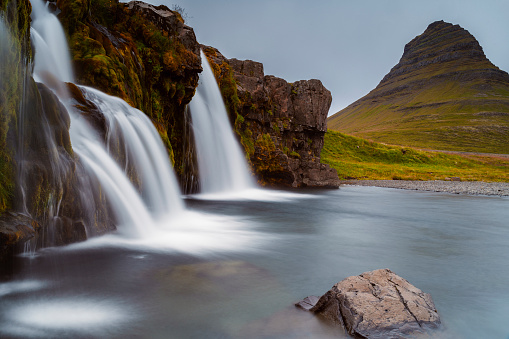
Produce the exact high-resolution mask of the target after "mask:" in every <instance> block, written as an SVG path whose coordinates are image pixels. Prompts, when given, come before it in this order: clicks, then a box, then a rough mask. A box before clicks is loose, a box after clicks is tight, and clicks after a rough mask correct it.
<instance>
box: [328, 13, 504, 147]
mask: <svg viewBox="0 0 509 339" xmlns="http://www.w3.org/2000/svg"><path fill="white" fill-rule="evenodd" d="M508 117H509V74H507V73H506V72H504V71H502V70H500V69H498V67H496V66H495V65H493V64H492V63H491V62H490V61H489V60H488V59H487V58H486V56H485V54H484V52H483V49H482V47H481V46H480V45H479V43H478V41H477V40H476V39H475V38H474V37H473V36H472V35H471V34H470V33H469V32H468V31H467V30H465V29H463V28H461V27H460V26H458V25H452V24H450V23H446V22H443V21H437V22H434V23H432V24H430V25H429V26H428V28H427V29H426V30H425V32H424V33H423V34H421V35H419V36H417V37H416V38H414V39H413V40H412V41H410V42H409V43H408V44H407V45H406V46H405V49H404V53H403V56H402V57H401V60H400V61H399V63H398V64H397V65H396V66H394V67H393V68H392V70H391V71H390V72H389V73H388V74H387V75H386V76H385V77H384V78H383V79H382V81H381V82H380V83H379V84H378V86H377V87H376V88H375V89H374V90H372V91H371V92H370V93H369V94H367V95H366V96H365V97H363V98H361V99H359V100H358V101H356V102H354V103H353V104H351V105H350V106H348V107H347V108H345V109H343V110H342V111H340V112H338V113H337V114H335V115H333V116H332V117H330V118H329V119H328V122H329V128H331V129H334V130H338V131H342V132H346V133H351V134H354V135H357V136H361V137H364V138H369V139H372V140H375V141H381V142H388V143H392V144H398V145H408V146H417V147H425V148H431V149H445V150H456V151H473V152H488V153H509V146H508V145H509V144H508V143H507V141H508V138H507V135H509V119H508Z"/></svg>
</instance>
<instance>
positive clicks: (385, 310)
mask: <svg viewBox="0 0 509 339" xmlns="http://www.w3.org/2000/svg"><path fill="white" fill-rule="evenodd" d="M313 302H315V304H314V306H312V307H310V305H311V304H313ZM296 305H297V306H299V307H301V308H303V309H307V310H309V311H311V312H313V313H315V314H317V315H320V316H321V317H323V318H325V319H328V320H329V321H331V322H333V323H335V324H337V325H340V326H341V327H342V328H343V329H346V332H347V333H348V334H350V335H352V336H354V337H360V338H410V337H412V338H413V337H415V336H418V335H424V334H427V333H428V332H429V331H431V330H434V329H437V328H438V327H439V326H440V317H439V315H438V312H437V310H436V308H435V305H434V303H433V300H432V299H431V296H430V295H429V294H428V293H424V292H422V291H421V290H420V289H418V288H416V287H415V286H413V285H412V284H410V283H409V282H408V281H406V280H405V279H403V278H401V277H399V276H398V275H396V274H394V273H393V272H391V271H390V270H388V269H380V270H376V271H371V272H366V273H363V274H361V275H359V276H352V277H348V278H346V279H344V280H342V281H341V282H339V283H337V284H336V285H334V286H333V287H332V289H331V290H330V291H328V292H327V293H325V294H324V295H323V296H322V297H321V298H320V299H319V300H317V301H316V298H312V297H308V298H306V299H304V300H303V301H301V302H299V303H298V304H296Z"/></svg>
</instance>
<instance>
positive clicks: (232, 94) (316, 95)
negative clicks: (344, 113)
mask: <svg viewBox="0 0 509 339" xmlns="http://www.w3.org/2000/svg"><path fill="white" fill-rule="evenodd" d="M203 49H204V51H205V53H206V55H207V58H208V59H209V61H210V63H211V66H212V69H213V70H214V73H215V76H216V79H217V80H218V83H219V85H220V88H221V91H222V94H223V98H224V101H225V104H226V106H227V108H228V112H229V114H230V120H231V122H232V124H233V125H234V126H235V130H236V132H237V134H238V135H239V137H240V140H241V143H242V145H243V146H244V149H245V151H246V155H247V158H248V160H249V161H250V162H251V164H252V168H253V170H254V172H255V174H256V175H257V177H258V179H259V182H260V183H261V184H263V185H273V186H289V187H338V185H339V181H338V176H337V173H336V170H334V169H331V168H330V167H329V166H328V165H325V164H321V163H320V152H321V150H322V147H323V137H324V134H325V132H326V130H327V124H326V117H327V112H328V110H329V107H330V104H331V101H332V96H331V93H330V92H329V91H328V90H327V89H326V88H325V87H324V86H323V85H322V83H321V82H320V81H319V80H308V81H297V82H295V83H288V82H286V81H285V80H283V79H281V78H277V77H275V76H272V75H265V74H264V72H263V65H262V64H261V63H259V62H255V61H251V60H244V61H242V60H237V59H226V58H225V57H224V56H223V55H222V54H221V53H220V52H219V51H218V50H217V49H215V48H212V47H207V46H203Z"/></svg>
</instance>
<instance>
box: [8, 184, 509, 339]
mask: <svg viewBox="0 0 509 339" xmlns="http://www.w3.org/2000/svg"><path fill="white" fill-rule="evenodd" d="M249 197H250V199H249V200H222V201H221V200H219V201H218V200H209V199H200V198H197V197H187V198H186V199H185V202H186V205H187V210H188V212H187V215H186V216H185V217H182V218H180V219H176V220H171V221H168V222H167V225H165V227H164V228H165V229H166V231H164V232H163V233H161V234H159V235H158V236H156V237H153V238H147V239H143V240H137V239H126V238H122V237H121V236H120V235H110V236H105V237H101V238H97V239H92V240H89V241H87V242H85V243H81V244H76V245H71V246H67V247H62V248H50V249H45V250H40V251H37V252H35V253H31V254H26V255H24V256H21V257H19V258H18V259H17V263H16V270H15V272H13V274H11V275H9V276H5V277H1V278H2V279H1V281H2V282H0V305H1V307H0V337H2V338H3V337H7V338H64V337H65V338H106V337H107V338H329V337H330V338H334V337H338V336H339V337H341V335H340V334H339V333H338V331H337V330H335V329H334V328H330V327H329V326H327V325H326V324H324V323H322V322H320V321H319V320H317V319H315V318H314V317H312V316H311V315H310V314H308V313H306V312H304V311H300V310H298V309H296V308H295V307H293V303H294V302H297V301H299V300H300V299H302V298H304V297H306V296H308V295H321V294H323V293H325V292H326V291H327V290H328V289H330V288H331V287H332V285H334V284H335V283H337V282H339V281H340V280H342V279H344V278H346V277H348V276H351V275H358V274H361V273H363V272H366V271H370V270H374V269H378V268H389V269H391V270H392V271H394V272H395V273H396V274H398V275H400V276H402V277H404V278H405V279H407V280H408V281H410V282H411V283H412V284H414V285H415V286H417V287H418V288H420V289H422V290H423V291H425V292H428V293H430V294H431V295H432V297H433V299H434V301H435V304H436V307H437V309H438V311H439V313H440V315H441V318H442V324H443V329H442V330H441V331H439V332H437V333H436V337H437V338H481V337H482V338H507V337H508V335H509V323H508V322H507V314H509V289H508V288H507V286H506V285H507V281H509V250H508V244H509V222H508V220H509V209H508V206H509V204H508V203H509V198H507V197H505V198H501V197H485V196H467V195H454V194H446V193H430V192H416V191H405V190H396V189H388V188H374V187H354V186H351V187H348V186H346V187H342V188H341V189H339V190H306V191H302V192H298V193H292V192H272V193H270V192H266V193H260V194H252V195H250V196H249Z"/></svg>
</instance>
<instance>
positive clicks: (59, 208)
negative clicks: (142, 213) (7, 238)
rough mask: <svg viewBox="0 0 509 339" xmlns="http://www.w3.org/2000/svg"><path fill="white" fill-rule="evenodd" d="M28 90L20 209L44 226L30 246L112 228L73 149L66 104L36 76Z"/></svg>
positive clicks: (57, 242)
mask: <svg viewBox="0 0 509 339" xmlns="http://www.w3.org/2000/svg"><path fill="white" fill-rule="evenodd" d="M27 94H28V100H29V105H28V106H29V107H28V109H27V110H26V112H25V113H24V114H25V116H24V118H23V119H22V123H23V128H22V130H23V135H22V137H21V138H20V139H19V140H20V142H21V144H19V145H18V149H22V152H21V153H20V154H22V156H20V157H19V159H18V162H19V164H18V171H19V173H18V182H17V185H18V187H19V189H20V192H18V194H17V198H16V210H18V211H24V212H26V213H27V214H29V215H30V216H32V218H34V219H35V220H36V221H37V222H38V223H39V224H40V226H41V227H40V228H39V229H37V230H36V232H35V235H34V239H33V240H32V242H33V247H32V248H41V247H47V246H59V245H65V244H70V243H74V242H77V241H83V240H85V239H87V237H88V236H92V235H97V234H102V233H105V232H107V231H111V230H114V229H115V227H114V226H113V218H112V217H111V216H110V215H111V213H110V211H109V208H108V205H107V204H106V202H105V201H104V196H103V195H101V194H100V192H92V191H88V190H92V189H93V188H92V187H95V186H96V185H92V184H91V183H90V182H89V181H88V180H91V179H89V178H88V176H86V175H85V174H84V169H83V167H82V165H81V163H80V160H79V159H78V158H77V156H76V155H75V153H74V151H73V149H72V146H71V141H70V135H69V127H70V118H69V114H68V112H67V110H66V108H65V107H64V106H63V105H62V104H61V103H60V101H59V100H58V98H57V97H56V96H55V94H53V92H52V91H51V90H50V89H49V88H47V87H46V86H45V85H43V84H39V83H38V84H35V83H34V82H33V81H32V82H31V84H30V87H29V92H28V93H27ZM84 197H86V198H84ZM92 197H93V198H92Z"/></svg>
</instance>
